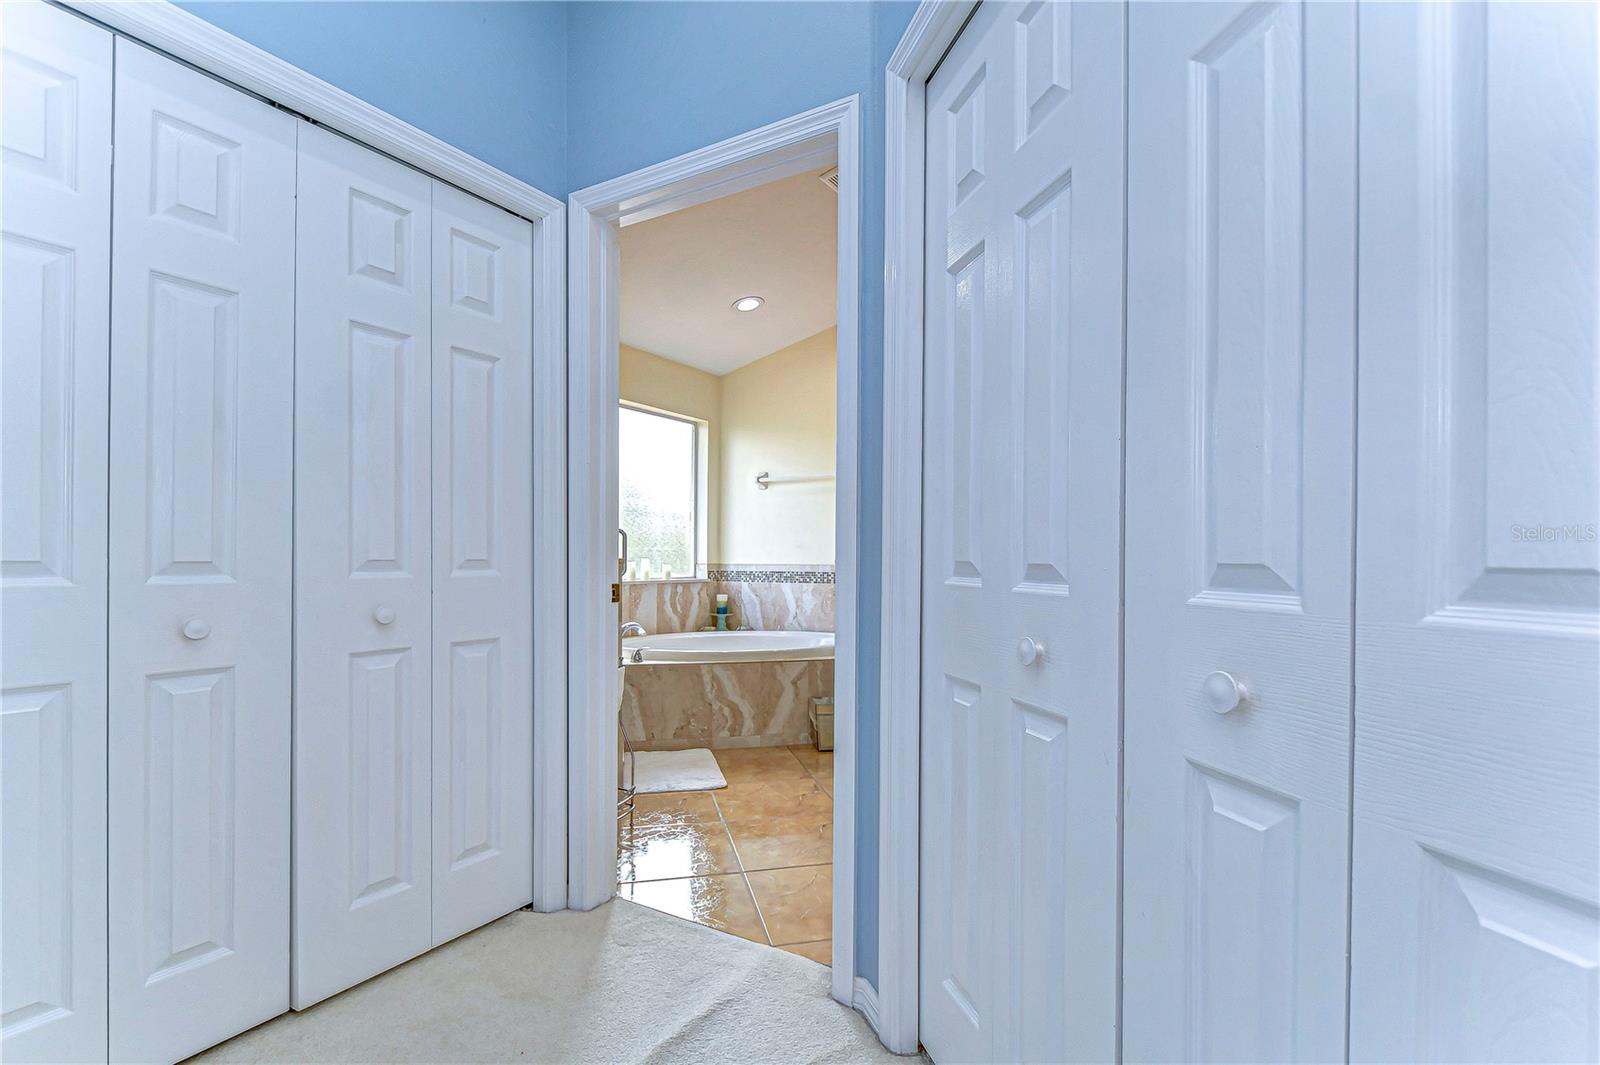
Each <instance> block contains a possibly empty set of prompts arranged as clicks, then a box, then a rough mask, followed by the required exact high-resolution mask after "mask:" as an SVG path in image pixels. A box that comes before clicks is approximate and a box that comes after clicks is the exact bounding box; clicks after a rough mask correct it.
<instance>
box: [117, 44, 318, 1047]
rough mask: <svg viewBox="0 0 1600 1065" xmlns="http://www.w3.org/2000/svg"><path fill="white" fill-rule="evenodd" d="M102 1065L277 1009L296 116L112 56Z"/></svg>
mask: <svg viewBox="0 0 1600 1065" xmlns="http://www.w3.org/2000/svg"><path fill="white" fill-rule="evenodd" d="M116 50H117V76H116V82H117V99H116V143H117V171H116V190H115V210H114V220H115V222H114V226H115V233H114V237H115V243H114V248H115V257H114V261H113V286H112V323H113V325H114V326H115V329H114V333H113V340H112V349H111V440H112V447H111V513H110V519H111V555H110V566H111V573H110V580H111V591H110V614H111V641H110V692H111V714H110V737H111V760H110V793H111V808H110V828H111V840H110V850H109V854H110V878H111V898H110V910H109V913H110V923H111V937H110V965H111V978H110V987H111V1040H110V1050H111V1057H112V1059H113V1060H120V1061H127V1060H140V1061H144V1060H154V1059H163V1060H176V1059H179V1058H183V1057H186V1056H188V1055H189V1054H192V1053H194V1052H196V1051H198V1050H202V1049H204V1048H205V1047H207V1046H210V1045H211V1044H213V1043H216V1042H218V1041H220V1040H221V1039H224V1038H227V1037H228V1036H230V1035H233V1034H234V1033H236V1032H239V1031H243V1030H244V1029H246V1028H249V1027H251V1026H253V1025H255V1024H258V1023H260V1022H261V1021H263V1020H265V1019H267V1018H268V1017H271V1016H273V1015H274V1014H277V1013H280V1012H282V1011H283V1010H284V1009H286V1008H287V1007H288V998H289V995H288V993H289V986H288V966H289V943H288V930H289V873H288V862H289V733H290V703H289V700H290V691H289V668H290V620H291V619H290V596H289V580H290V572H291V568H290V567H291V562H292V556H291V552H292V546H291V544H292V541H291V535H292V528H291V523H290V505H291V498H292V497H291V491H292V487H293V485H292V470H291V455H292V446H293V436H292V434H293V415H294V409H293V372H294V334H293V329H292V326H291V323H292V321H293V318H294V237H293V228H294V210H295V208H294V121H293V119H291V118H290V117H289V116H288V115H285V114H284V113H282V112H281V111H277V110H274V109H273V108H271V107H268V106H266V105H265V104H263V103H261V102H260V101H258V100H255V99H252V98H251V97H249V96H246V95H245V94H243V93H240V92H236V91H234V90H233V89H230V88H228V87H226V86H224V85H222V84H220V83H219V82H216V81H214V80H212V79H210V78H207V77H205V76H203V75H201V74H198V73H196V72H194V71H192V70H189V69H187V68H185V67H183V66H182V65H180V64H178V63H174V62H172V61H171V60H168V59H165V58H163V57H161V56H159V55H157V54H155V53H154V52H151V51H149V50H147V49H145V48H142V47H140V46H138V45H136V44H133V43H131V42H129V41H127V40H118V42H117V49H116Z"/></svg>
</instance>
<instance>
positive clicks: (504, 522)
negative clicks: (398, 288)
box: [432, 181, 533, 943]
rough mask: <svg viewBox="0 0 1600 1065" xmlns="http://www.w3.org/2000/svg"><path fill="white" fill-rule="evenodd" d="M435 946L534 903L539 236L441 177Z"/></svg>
mask: <svg viewBox="0 0 1600 1065" xmlns="http://www.w3.org/2000/svg"><path fill="white" fill-rule="evenodd" d="M432 243H433V285H432V292H433V419H432V432H433V942H434V943H443V942H444V941H445V940H448V939H453V938H455V937H456V936H458V935H460V934H461V933H463V932H466V931H469V930H471V929H473V928H476V927H478V926H479V925H481V924H484V923H485V922H488V921H491V920H493V919H494V918H496V917H499V916H501V915H502V914H505V913H509V912H510V911H511V910H514V909H517V908H518V907H520V906H523V905H526V904H527V903H528V902H529V901H531V900H532V898H533V314H532V299H533V225H532V223H530V222H527V221H525V220H523V219H521V218H517V217H516V216H514V215H511V214H508V213H507V212H505V211H502V210H501V209H500V208H498V207H495V206H493V205H491V204H488V203H485V202H484V201H483V200H479V199H477V198H475V197H473V196H469V195H467V194H466V193H464V192H461V191H459V190H458V189H454V188H452V187H450V186H449V185H445V184H443V183H441V182H438V181H435V182H433V242H432Z"/></svg>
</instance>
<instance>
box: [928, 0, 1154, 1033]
mask: <svg viewBox="0 0 1600 1065" xmlns="http://www.w3.org/2000/svg"><path fill="white" fill-rule="evenodd" d="M1123 42H1124V10H1123V7H1122V6H1121V5H1119V4H1110V3H1025V4H1003V3H995V4H985V5H984V6H983V7H981V8H980V9H979V10H978V12H977V13H976V14H975V15H974V17H973V19H972V21H971V23H970V24H969V25H968V26H967V27H966V28H965V29H964V30H963V31H962V34H961V37H960V38H959V39H958V40H957V42H956V44H955V46H954V48H953V49H952V50H951V52H950V54H949V56H947V57H946V59H945V61H944V64H943V65H942V66H941V67H940V69H939V70H938V71H937V72H936V73H935V75H934V77H933V78H932V79H931V80H930V82H929V93H928V108H927V158H928V182H927V185H928V196H927V204H926V207H927V219H926V222H927V232H928V241H927V249H926V251H927V256H926V262H925V264H924V270H925V276H926V292H927V294H928V314H927V319H928V351H927V356H928V358H927V374H926V379H927V397H926V419H927V423H926V438H927V440H928V468H927V470H926V472H925V481H924V494H923V505H924V525H925V529H926V530H927V535H926V543H925V545H924V555H923V593H924V602H925V607H926V609H925V612H924V617H923V633H922V639H923V644H924V655H923V693H924V702H923V707H922V711H923V715H924V716H923V736H924V744H925V745H924V748H923V780H924V788H923V796H922V817H923V824H924V832H923V835H922V843H921V846H922V860H923V869H924V879H923V914H924V920H923V926H922V930H921V933H920V935H921V951H922V958H921V965H922V972H921V977H920V979H921V988H922V1004H923V1005H922V1038H923V1041H924V1043H925V1044H926V1045H927V1047H928V1049H929V1052H930V1053H931V1054H933V1055H934V1056H935V1057H936V1058H938V1059H940V1060H950V1061H983V1060H992V1061H1083V1060H1087V1061H1103V1060H1110V1059H1111V1058H1113V1057H1114V1056H1115V1051H1116V964H1117V961H1116V947H1117V945H1116V908H1117V897H1116V864H1117V862H1116V851H1117V772H1116V766H1117V753H1116V752H1117V743H1118V699H1117V688H1118V677H1117V638H1118V628H1119V626H1118V617H1119V605H1118V587H1117V584H1118V581H1117V578H1118V568H1117V561H1118V536H1119V529H1120V522H1119V520H1118V518H1119V511H1120V506H1121V499H1120V492H1121V486H1120V469H1119V466H1120V449H1119V441H1120V438H1121V409H1120V404H1119V403H1117V402H1110V403H1107V402H1106V401H1105V397H1107V396H1112V397H1115V396H1116V395H1118V394H1119V393H1120V391H1121V388H1122V359H1121V356H1122V302H1121V287H1122V191H1123V150H1122V148H1123V144H1122V110H1123V108H1122V102H1123V101H1122V92H1123V82H1124V78H1123V66H1122V57H1123V52H1124V47H1123ZM1023 648H1029V649H1030V650H1028V651H1027V652H1026V653H1022V649H1023Z"/></svg>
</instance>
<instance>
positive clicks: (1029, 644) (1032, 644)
mask: <svg viewBox="0 0 1600 1065" xmlns="http://www.w3.org/2000/svg"><path fill="white" fill-rule="evenodd" d="M1017 657H1018V658H1020V659H1022V664H1023V665H1025V666H1031V665H1033V664H1034V663H1035V662H1037V661H1039V659H1041V658H1043V657H1044V644H1042V643H1040V642H1039V641H1038V640H1035V639H1034V638H1033V637H1032V636H1024V637H1023V638H1022V639H1021V640H1020V641H1018V643H1017Z"/></svg>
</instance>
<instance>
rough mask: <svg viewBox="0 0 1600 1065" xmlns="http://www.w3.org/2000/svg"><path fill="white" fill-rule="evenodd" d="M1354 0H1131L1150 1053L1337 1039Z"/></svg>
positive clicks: (1130, 1043) (1138, 586) (1132, 297)
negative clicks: (1139, 0) (1155, 0)
mask: <svg viewBox="0 0 1600 1065" xmlns="http://www.w3.org/2000/svg"><path fill="white" fill-rule="evenodd" d="M1355 16H1356V12H1355V7H1354V5H1352V4H1341V3H1307V4H1303V5H1302V4H1299V3H1257V4H1252V3H1184V4H1135V5H1134V6H1133V8H1132V10H1131V15H1130V22H1129V29H1128V43H1129V58H1128V63H1129V91H1128V378H1127V400H1126V401H1127V412H1128V413H1127V418H1128V438H1127V513H1126V530H1127V532H1126V536H1127V541H1126V551H1127V556H1126V567H1127V576H1126V588H1127V600H1126V610H1127V621H1126V666H1125V674H1124V675H1125V685H1126V688H1125V698H1126V725H1125V727H1126V736H1125V744H1124V752H1125V789H1126V790H1125V806H1124V824H1125V843H1124V847H1125V849H1124V885H1125V901H1124V915H1123V935H1124V959H1123V982H1122V986H1123V1053H1124V1056H1125V1057H1126V1059H1127V1060H1128V1061H1130V1062H1131V1061H1196V1062H1199V1061H1226V1062H1250V1061H1271V1062H1287V1061H1317V1062H1327V1061H1335V1060H1339V1059H1341V1058H1342V1057H1343V1056H1344V1024H1345V912H1346V871H1347V862H1346V848H1347V840H1348V835H1347V819H1348V814H1349V801H1348V788H1349V770H1350V696H1351V686H1350V668H1351V667H1350V653H1351V650H1350V648H1351V631H1350V630H1351V554H1350V549H1351V538H1352V521H1353V516H1352V496H1353V487H1352V482H1353V476H1354V454H1353V447H1354V444H1353V420H1354V410H1353V404H1354V400H1355V397H1354V389H1355V382H1354V369H1355V291H1354V284H1355V282H1354V278H1355V271H1354V267H1355V244H1354V233H1355V224H1356V198H1355V179H1356V170H1355V165H1356V163H1355V145H1356V140H1355V138H1356V112H1355V96H1356V83H1355V77H1356V65H1355V59H1356V56H1355ZM1235 685H1237V688H1236V687H1235Z"/></svg>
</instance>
